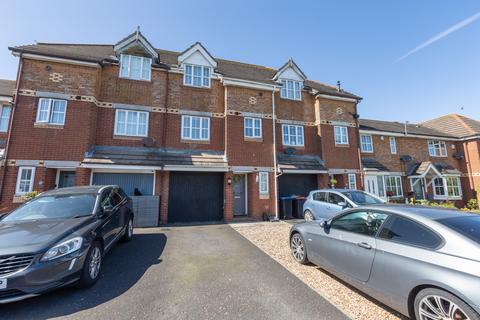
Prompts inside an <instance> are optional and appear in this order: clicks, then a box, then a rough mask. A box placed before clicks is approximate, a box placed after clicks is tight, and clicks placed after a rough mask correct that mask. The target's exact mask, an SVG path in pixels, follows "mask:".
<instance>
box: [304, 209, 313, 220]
mask: <svg viewBox="0 0 480 320" xmlns="http://www.w3.org/2000/svg"><path fill="white" fill-rule="evenodd" d="M304 218H305V221H313V220H314V219H313V214H312V213H311V212H310V211H308V210H307V212H305V215H304Z"/></svg>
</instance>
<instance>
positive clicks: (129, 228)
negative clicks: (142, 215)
mask: <svg viewBox="0 0 480 320" xmlns="http://www.w3.org/2000/svg"><path fill="white" fill-rule="evenodd" d="M132 238H133V217H130V219H128V222H127V225H126V226H125V234H124V235H123V236H122V242H130V241H132Z"/></svg>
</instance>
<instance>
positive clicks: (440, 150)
mask: <svg viewBox="0 0 480 320" xmlns="http://www.w3.org/2000/svg"><path fill="white" fill-rule="evenodd" d="M428 154H430V156H431V157H446V156H447V147H446V145H445V141H437V140H429V141H428Z"/></svg>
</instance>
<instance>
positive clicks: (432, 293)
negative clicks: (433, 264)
mask: <svg viewBox="0 0 480 320" xmlns="http://www.w3.org/2000/svg"><path fill="white" fill-rule="evenodd" d="M414 308H415V318H416V319H417V320H427V319H452V320H457V319H470V320H480V316H479V314H478V313H477V312H475V311H474V310H473V309H472V308H471V307H470V306H469V305H468V304H466V303H465V302H464V301H462V300H461V299H459V298H457V297H456V296H454V295H453V294H451V293H449V292H446V291H443V290H440V289H435V288H428V289H423V290H422V291H420V292H419V293H418V294H417V296H416V297H415V301H414ZM429 315H430V316H429Z"/></svg>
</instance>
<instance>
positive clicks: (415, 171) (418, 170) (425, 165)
mask: <svg viewBox="0 0 480 320" xmlns="http://www.w3.org/2000/svg"><path fill="white" fill-rule="evenodd" d="M432 165H433V166H434V167H435V169H436V170H437V171H438V172H440V174H442V175H444V174H455V175H457V174H458V175H459V174H461V172H460V171H458V170H457V169H455V168H454V167H453V166H451V165H449V164H448V163H445V162H431V161H423V162H417V163H413V164H412V165H411V166H410V167H409V168H408V169H407V176H413V175H423V174H425V173H426V172H427V171H428V170H429V169H430V167H431V166H432Z"/></svg>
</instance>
